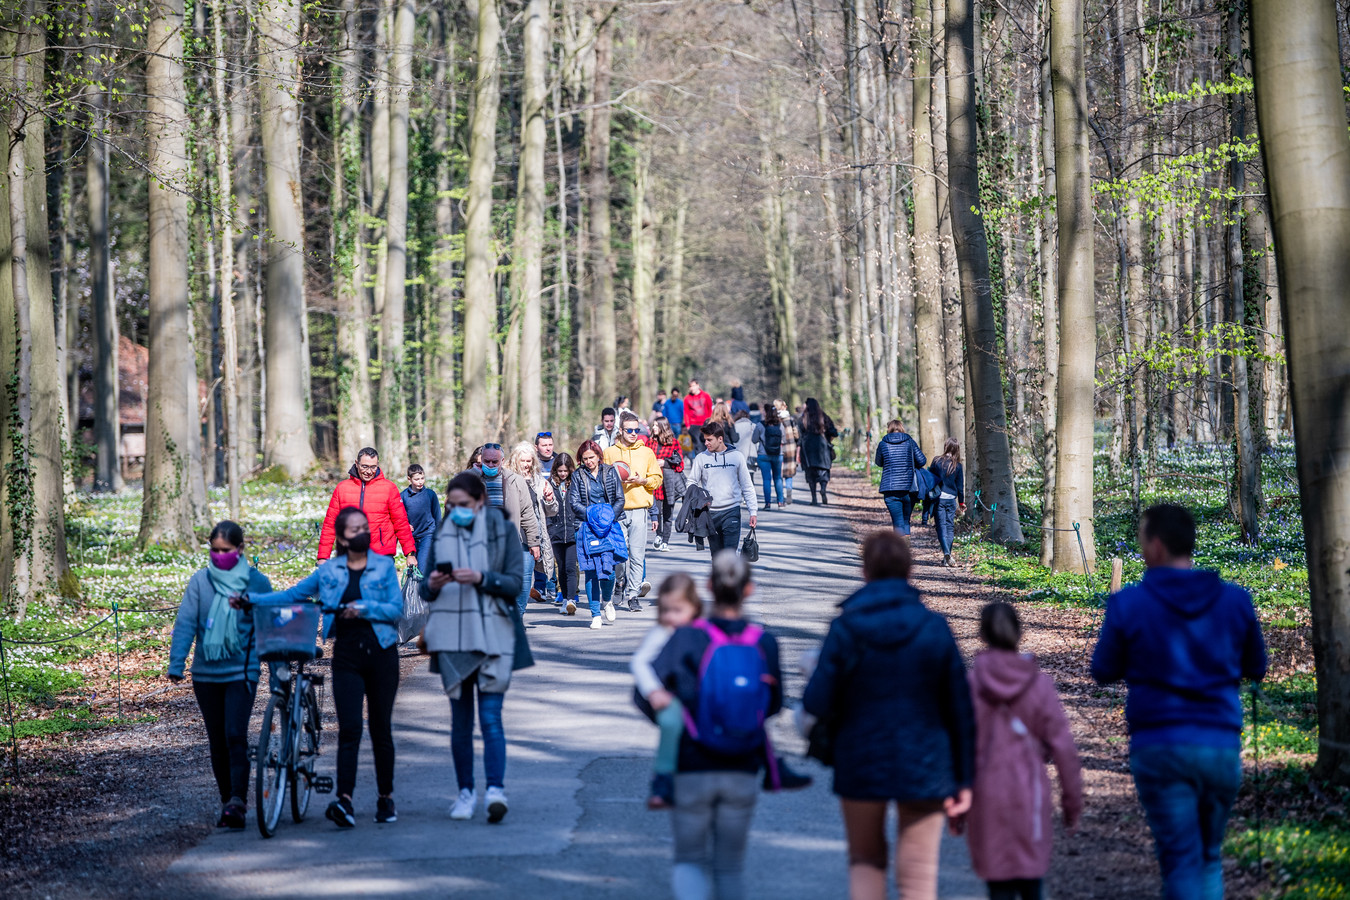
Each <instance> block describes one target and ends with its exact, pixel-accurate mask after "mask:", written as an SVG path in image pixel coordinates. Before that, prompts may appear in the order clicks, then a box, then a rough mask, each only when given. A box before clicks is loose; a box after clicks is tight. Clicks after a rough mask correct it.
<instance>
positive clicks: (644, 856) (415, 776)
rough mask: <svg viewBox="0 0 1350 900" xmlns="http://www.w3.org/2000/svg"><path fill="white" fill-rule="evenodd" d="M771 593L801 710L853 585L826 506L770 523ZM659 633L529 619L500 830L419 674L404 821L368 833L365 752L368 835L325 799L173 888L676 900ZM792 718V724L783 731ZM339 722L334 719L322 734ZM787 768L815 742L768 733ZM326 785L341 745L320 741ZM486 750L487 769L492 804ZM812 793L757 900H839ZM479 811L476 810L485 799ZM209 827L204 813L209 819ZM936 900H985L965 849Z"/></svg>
mask: <svg viewBox="0 0 1350 900" xmlns="http://www.w3.org/2000/svg"><path fill="white" fill-rule="evenodd" d="M758 537H759V539H760V548H761V556H760V561H759V564H758V565H757V566H756V567H755V569H756V577H757V580H758V583H759V589H758V591H757V593H756V594H755V595H754V598H753V599H752V600H751V615H752V616H753V617H754V618H757V619H759V620H761V621H763V622H765V623H767V624H768V625H769V626H770V627H771V628H772V630H773V631H774V633H775V634H777V635H778V638H779V640H780V642H781V644H782V648H783V660H784V668H785V669H786V670H788V671H787V672H786V679H787V685H786V687H787V693H788V696H789V697H800V695H801V690H802V687H803V685H802V680H801V677H800V675H798V673H797V672H796V660H797V659H798V657H799V655H800V654H801V652H802V651H803V650H805V649H807V648H808V647H815V646H817V645H818V644H819V641H820V639H821V638H822V637H823V635H824V633H825V630H826V628H827V627H828V624H829V621H830V619H831V618H832V617H833V614H834V604H835V603H837V602H838V601H839V600H840V599H842V597H843V596H845V595H846V594H847V593H848V592H849V591H850V590H852V589H853V587H854V586H855V585H856V581H857V574H856V572H857V550H856V543H855V542H854V540H853V537H852V533H851V531H850V529H849V525H848V522H847V521H846V520H845V518H844V517H843V516H842V515H840V514H838V513H836V512H835V511H833V510H831V509H829V508H820V507H816V508H813V507H810V506H808V505H804V504H798V505H794V506H791V507H788V508H787V509H786V510H785V511H783V512H778V511H776V510H775V511H773V512H770V513H768V514H767V515H765V516H763V517H762V518H761V525H760V529H759V532H758ZM648 561H649V562H648V577H649V579H650V580H651V581H652V582H653V583H659V581H660V579H661V577H662V576H664V575H666V574H669V573H671V572H674V571H678V570H681V569H684V570H687V571H689V572H691V573H693V574H694V575H695V577H696V578H698V579H699V580H700V581H701V580H702V579H703V578H704V577H705V576H706V572H707V568H708V555H707V554H706V553H704V554H696V553H695V552H694V550H693V545H691V544H686V543H683V542H681V543H679V544H677V545H676V546H675V548H674V549H673V550H672V552H670V553H655V552H651V553H649V555H648ZM654 620H655V609H654V608H649V609H645V610H644V611H643V612H641V613H629V612H619V614H618V619H617V621H616V622H615V623H614V624H613V625H612V626H606V627H605V628H604V629H602V630H600V631H598V632H596V631H591V630H590V629H588V628H587V627H586V626H587V625H588V624H589V623H588V620H587V619H586V618H585V617H584V616H577V617H566V616H561V615H559V614H557V613H556V612H554V611H552V610H546V609H545V607H543V606H542V605H539V604H531V606H530V611H529V612H528V613H527V617H526V621H527V623H528V624H529V625H530V626H531V627H530V639H531V645H532V647H533V649H534V653H535V656H536V658H537V660H538V665H537V666H535V667H534V668H532V669H528V670H525V671H523V672H519V673H517V678H516V680H515V682H514V683H513V685H512V687H511V690H510V692H509V693H508V694H507V699H506V707H505V722H506V733H507V738H508V741H509V749H508V763H507V776H506V787H507V794H508V797H509V798H510V801H511V811H510V814H509V815H508V816H507V817H506V820H505V821H504V822H503V823H502V824H500V825H497V826H488V825H487V824H486V820H485V818H484V817H483V813H482V811H481V808H480V811H479V814H478V817H477V818H476V819H475V820H473V821H470V822H452V821H450V819H449V817H448V814H447V813H448V808H449V804H450V801H451V798H452V797H453V796H454V794H455V793H456V790H455V779H454V772H453V768H452V766H451V763H450V748H449V736H450V715H449V705H448V703H447V701H446V698H445V695H444V693H443V692H442V690H441V686H440V681H439V678H438V677H436V676H431V675H429V674H427V673H426V671H425V667H424V666H422V665H421V664H420V663H419V664H418V667H417V670H416V672H415V674H413V675H411V676H409V677H407V678H405V680H404V682H403V684H402V687H401V688H400V691H399V697H398V704H397V706H396V708H395V711H394V723H395V735H394V737H395V741H396V743H397V747H398V769H397V783H396V792H395V796H396V798H397V801H398V811H399V820H398V822H397V823H396V824H393V825H382V826H377V825H375V824H374V821H373V820H374V812H375V788H374V774H373V771H372V767H371V758H370V754H369V745H368V744H363V746H362V750H361V754H362V755H361V762H362V770H361V777H360V780H359V782H358V785H357V790H356V795H355V800H356V808H357V815H358V817H359V819H358V824H357V827H356V828H355V829H352V830H350V831H339V830H338V829H337V828H336V827H334V826H333V825H332V824H331V823H329V822H328V821H327V820H325V819H324V818H323V807H324V805H325V804H326V802H327V800H328V799H330V798H329V797H324V796H322V795H315V798H314V802H313V803H312V805H311V813H310V818H309V819H307V820H306V821H305V822H304V823H302V824H300V825H295V824H292V823H291V822H290V821H289V818H288V816H289V813H288V814H287V817H285V818H283V820H282V824H281V826H280V830H279V833H278V835H277V836H276V837H275V838H273V839H272V840H267V841H265V840H263V839H262V838H261V837H259V835H258V832H257V829H256V828H255V827H254V826H253V822H252V813H251V811H250V822H249V828H248V830H247V831H244V832H242V833H233V834H231V833H221V832H217V833H215V834H213V835H212V836H210V837H208V838H207V839H206V840H205V841H203V842H202V843H201V844H199V845H198V846H197V847H195V848H193V849H192V850H191V851H189V852H188V853H186V854H184V855H183V856H182V857H181V858H179V859H178V860H177V861H176V862H175V863H174V864H173V865H172V867H171V869H170V874H171V875H172V876H173V877H174V878H175V879H176V880H177V881H179V882H181V886H182V891H183V895H184V896H194V897H198V898H204V900H205V898H227V897H229V898H236V897H246V896H248V897H283V896H284V897H297V896H303V897H357V896H361V897H375V896H384V897H403V896H408V897H413V896H436V897H443V896H460V895H465V896H467V895H469V894H472V895H473V896H475V897H525V896H545V897H548V898H550V900H564V898H609V897H613V898H634V897H638V896H642V897H644V898H646V900H661V898H665V897H668V896H669V888H668V882H669V872H670V859H671V839H670V828H669V820H668V817H667V816H666V815H664V814H661V813H651V812H648V811H647V810H646V808H645V799H646V789H647V783H648V779H649V777H650V771H651V769H650V760H651V753H652V750H653V747H654V744H655V738H656V732H655V729H654V728H653V727H652V726H651V725H650V724H649V723H648V722H647V720H646V719H644V718H643V717H642V716H641V715H640V714H639V713H638V712H637V710H636V709H635V708H634V706H633V703H632V699H631V695H632V683H631V679H630V677H629V675H628V670H627V667H628V659H629V657H630V655H631V654H632V652H633V650H634V649H635V648H636V646H637V644H638V642H639V641H640V640H641V638H642V636H643V635H644V634H645V633H646V631H647V630H648V628H650V627H651V625H652V623H653V622H654ZM779 718H780V719H781V718H784V717H779ZM327 721H329V722H331V721H332V719H331V716H330V717H329V718H328V719H327ZM773 734H774V740H775V743H776V744H777V745H778V747H779V749H780V751H781V752H784V753H787V754H789V755H792V756H794V757H796V758H797V760H800V757H799V754H801V752H802V751H803V749H804V745H803V742H802V741H801V739H800V738H798V737H797V736H796V734H795V733H793V732H792V730H791V729H790V727H789V723H788V722H786V721H778V722H775V724H774V726H773ZM325 738H326V745H325V746H326V750H327V753H328V754H329V755H327V757H326V758H327V760H328V761H327V763H324V764H321V766H320V771H327V772H329V773H330V774H331V767H332V765H333V757H332V755H331V754H332V753H333V751H334V732H333V731H329V732H328V733H327V734H326V735H325ZM481 760H482V757H481V744H480V753H479V756H478V757H477V762H478V765H479V770H478V781H479V784H480V788H479V790H480V796H481V791H482V787H481V785H482V770H481ZM800 764H801V765H803V766H804V767H805V768H807V769H808V770H809V771H811V772H812V773H813V774H815V775H816V780H817V783H816V784H815V785H814V786H813V787H812V788H810V789H809V790H806V791H799V792H795V793H783V794H778V795H772V794H764V795H762V796H761V800H760V803H759V806H758V810H757V812H756V817H755V826H754V832H753V835H752V837H751V841H750V848H751V849H750V855H749V860H748V863H747V885H748V886H749V896H751V897H772V898H775V900H793V898H802V900H807V898H825V897H840V896H844V895H845V893H846V879H847V875H846V868H847V866H846V858H845V845H844V839H843V827H842V824H841V822H840V818H839V809H838V804H837V802H836V800H835V798H834V796H833V794H831V792H830V789H829V781H830V775H829V772H828V771H827V770H825V769H823V768H821V767H820V766H818V765H816V764H815V763H814V762H804V763H800ZM480 804H481V801H480ZM203 814H204V815H209V814H210V813H209V811H206V810H204V812H203ZM941 895H942V896H943V897H950V898H959V900H967V898H969V900H975V898H979V897H983V896H985V894H984V890H983V886H982V885H981V883H980V882H979V881H978V880H977V879H975V877H974V875H973V874H971V872H970V871H969V862H968V859H967V856H966V851H965V845H964V842H961V841H957V840H951V839H948V840H947V843H946V844H945V845H944V847H943V869H942V884H941Z"/></svg>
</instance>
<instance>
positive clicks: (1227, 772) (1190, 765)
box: [1130, 744, 1242, 900]
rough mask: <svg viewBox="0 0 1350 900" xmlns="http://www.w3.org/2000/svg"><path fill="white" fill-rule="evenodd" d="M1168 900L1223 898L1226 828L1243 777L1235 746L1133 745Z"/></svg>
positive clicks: (1133, 762)
mask: <svg viewBox="0 0 1350 900" xmlns="http://www.w3.org/2000/svg"><path fill="white" fill-rule="evenodd" d="M1130 772H1131V774H1133V775H1134V784H1135V788H1136V789H1137V790H1138V791H1139V802H1140V803H1142V804H1143V806H1144V813H1145V814H1146V815H1147V816H1148V826H1149V828H1150V829H1151V830H1152V831H1153V841H1154V846H1155V849H1156V851H1157V854H1158V865H1159V866H1160V867H1161V869H1162V879H1163V896H1164V897H1165V898H1167V900H1223V863H1222V860H1221V851H1222V849H1223V832H1224V828H1225V827H1226V826H1227V824H1228V812H1229V810H1231V809H1232V808H1233V801H1234V800H1235V799H1236V798H1237V792H1238V785H1239V784H1240V783H1241V781H1242V752H1241V751H1240V750H1239V749H1238V748H1236V747H1232V748H1229V747H1208V746H1204V745H1201V744H1151V745H1147V746H1144V747H1135V748H1132V749H1131V750H1130Z"/></svg>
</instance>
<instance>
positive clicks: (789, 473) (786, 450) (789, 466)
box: [773, 400, 799, 506]
mask: <svg viewBox="0 0 1350 900" xmlns="http://www.w3.org/2000/svg"><path fill="white" fill-rule="evenodd" d="M773 408H774V410H775V411H776V412H777V413H778V424H779V425H780V426H782V429H783V453H782V456H783V493H784V494H786V495H787V505H788V506H791V505H792V479H794V478H795V477H796V476H797V454H798V452H799V448H798V444H797V440H798V432H797V420H796V419H794V418H793V417H792V414H791V413H790V412H788V408H787V404H786V403H784V402H783V401H782V400H775V401H773Z"/></svg>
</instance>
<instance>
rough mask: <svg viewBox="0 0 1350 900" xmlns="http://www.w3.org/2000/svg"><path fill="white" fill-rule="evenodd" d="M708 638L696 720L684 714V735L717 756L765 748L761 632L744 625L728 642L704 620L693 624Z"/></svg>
mask: <svg viewBox="0 0 1350 900" xmlns="http://www.w3.org/2000/svg"><path fill="white" fill-rule="evenodd" d="M692 627H694V628H697V629H699V630H700V631H702V632H703V633H704V634H706V635H707V636H708V649H707V650H705V651H704V653H703V661H702V663H700V665H699V684H698V715H697V717H694V716H691V715H690V714H689V711H688V710H687V709H686V710H685V713H684V724H685V729H686V730H687V731H688V733H689V736H690V737H691V738H693V739H694V740H695V741H697V742H698V743H700V744H702V745H703V746H704V747H707V748H708V749H709V750H712V751H714V752H716V753H722V754H725V755H727V756H742V755H745V754H747V753H754V752H756V751H758V750H759V749H760V748H761V747H763V746H764V741H765V738H766V735H765V733H764V719H765V716H766V715H767V713H768V711H769V667H768V664H767V662H766V661H765V659H764V653H763V651H761V650H760V649H759V639H760V637H761V636H762V635H763V634H764V629H762V628H760V627H759V626H758V625H747V626H746V628H745V630H744V631H742V632H741V633H740V634H738V635H735V636H732V635H729V634H727V633H726V632H724V631H723V630H722V629H720V628H718V627H717V626H716V625H714V624H712V623H711V622H709V621H708V620H706V619H699V620H697V621H695V622H694V623H693V626H692Z"/></svg>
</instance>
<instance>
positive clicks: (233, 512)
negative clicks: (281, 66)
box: [211, 2, 241, 522]
mask: <svg viewBox="0 0 1350 900" xmlns="http://www.w3.org/2000/svg"><path fill="white" fill-rule="evenodd" d="M221 5H222V4H221V3H219V2H217V3H216V4H215V9H214V10H213V11H212V21H211V25H212V31H211V36H212V48H213V50H214V51H215V58H214V60H213V65H212V67H211V68H212V73H211V76H212V78H211V87H212V95H211V99H212V102H213V103H214V104H215V108H216V148H215V150H216V192H217V193H216V204H215V205H216V208H217V209H219V210H220V219H219V222H220V229H221V232H220V335H221V337H222V339H223V343H224V347H223V352H222V354H221V381H222V382H223V383H224V388H225V390H224V394H225V397H224V401H225V441H224V447H225V480H226V483H227V484H228V485H229V498H230V518H231V519H233V520H234V521H236V522H237V521H239V518H240V515H239V513H240V503H241V496H240V495H241V486H240V483H239V443H238V441H239V332H238V326H237V324H236V323H235V308H234V209H233V207H234V184H233V173H232V172H231V165H230V162H231V160H230V104H229V101H228V100H227V99H226V87H225V61H226V59H227V57H226V55H225V23H224V21H223V19H224V16H223V15H222V11H221V8H220V7H221Z"/></svg>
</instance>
